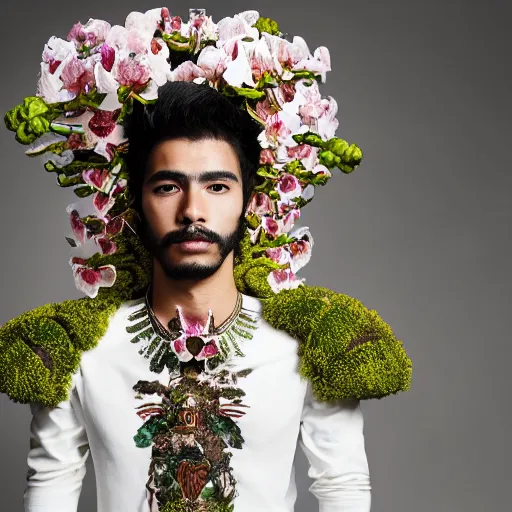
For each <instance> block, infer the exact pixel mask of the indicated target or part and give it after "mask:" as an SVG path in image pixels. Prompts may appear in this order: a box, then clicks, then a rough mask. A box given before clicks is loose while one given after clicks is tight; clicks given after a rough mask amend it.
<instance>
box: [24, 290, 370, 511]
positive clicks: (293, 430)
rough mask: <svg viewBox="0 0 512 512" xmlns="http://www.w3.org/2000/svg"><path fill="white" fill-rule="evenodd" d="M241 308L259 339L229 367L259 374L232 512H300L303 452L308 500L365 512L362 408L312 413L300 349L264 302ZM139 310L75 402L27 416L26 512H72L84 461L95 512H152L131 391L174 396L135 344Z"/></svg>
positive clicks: (235, 460)
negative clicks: (144, 383)
mask: <svg viewBox="0 0 512 512" xmlns="http://www.w3.org/2000/svg"><path fill="white" fill-rule="evenodd" d="M242 298H243V303H242V311H245V312H247V313H250V314H252V315H253V316H256V318H257V329H256V330H255V331H254V335H253V338H252V339H250V340H244V343H243V345H242V346H241V349H242V351H243V353H244V357H240V356H236V355H233V356H231V360H232V361H233V364H234V367H238V368H240V369H243V368H251V369H252V372H251V373H250V374H249V375H247V376H246V377H244V378H241V379H239V382H238V386H239V387H240V388H241V389H242V390H243V391H244V392H245V393H246V396H245V397H244V399H243V402H244V403H245V404H247V405H249V407H248V408H247V412H246V414H245V415H244V416H242V417H241V418H239V419H237V420H236V421H237V424H238V425H239V427H240V428H241V432H242V435H243V438H244V440H245V442H244V443H243V446H242V448H241V449H232V448H230V451H231V453H232V454H233V455H232V458H231V461H230V465H231V467H232V468H233V474H234V477H235V478H236V480H237V484H236V489H237V496H236V497H235V499H234V501H233V504H234V512H262V511H265V512H292V511H293V509H294V503H295V500H296V487H295V481H294V471H293V461H294V456H295V451H296V447H297V443H299V445H300V446H301V448H302V449H303V450H304V453H305V454H306V456H307V458H308V460H309V463H310V469H309V473H308V474H309V476H310V477H311V478H313V479H314V483H313V484H312V485H311V487H310V491H311V492H312V493H313V494H314V495H315V496H316V497H317V498H318V501H319V507H320V508H319V510H320V512H368V511H369V510H370V502H371V495H370V489H371V487H370V478H369V469H368V462H367V457H366V453H365V444H364V436H363V416H362V411H361V408H360V404H359V401H358V400H356V399H347V400H340V401H338V402H336V403H328V404H327V403H320V402H318V401H316V400H315V399H314V398H313V397H312V394H311V385H310V383H309V382H307V381H306V380H304V379H303V378H302V377H300V375H299V373H298V363H299V358H298V355H297V341H296V340H295V339H294V338H292V337H291V336H289V335H288V334H287V333H286V332H283V331H278V330H275V329H274V328H272V327H271V326H270V325H269V324H268V323H267V322H265V321H264V320H263V319H262V318H261V317H260V316H259V313H260V312H261V303H260V301H259V300H258V299H256V298H254V297H250V296H247V295H243V297H242ZM142 303H143V299H137V300H134V301H128V302H125V303H123V304H122V306H121V307H120V308H119V309H118V310H117V311H116V313H115V314H114V315H113V317H112V319H111V320H110V323H109V326H108V329H107V332H106V333H105V335H104V336H103V338H102V339H100V340H99V342H98V344H97V346H96V347H95V348H93V349H91V350H89V351H87V352H84V353H83V354H82V359H81V363H80V366H79V369H78V371H77V372H76V373H75V374H74V375H73V381H72V388H71V392H70V397H69V400H67V401H65V402H62V403H60V404H59V405H58V407H56V408H53V409H51V408H47V407H44V406H41V405H36V404H31V406H30V407H31V410H32V413H33V415H34V416H33V419H32V422H31V449H30V451H29V454H28V466H29V474H28V480H27V487H26V491H25V494H24V503H25V511H26V512H73V511H76V510H77V505H78V499H79V496H80V492H81V487H82V480H83V477H84V475H85V462H86V459H87V458H88V456H89V454H91V455H92V459H93V463H94V469H95V474H96V488H97V511H98V512H149V510H150V507H149V504H148V500H147V491H146V487H145V485H146V482H147V480H148V468H149V465H150V461H151V447H150V446H149V447H147V448H139V447H137V446H136V444H135V441H134V439H133V436H134V435H135V434H136V432H137V430H138V429H139V427H140V426H141V425H142V424H143V423H144V421H143V420H142V419H141V418H140V417H139V416H138V415H137V414H136V412H135V407H136V406H139V405H140V404H141V400H140V399H136V398H135V391H134V390H133V385H134V384H135V383H137V381H139V380H148V381H154V380H159V381H160V382H161V383H162V384H166V385H167V384H168V381H169V374H168V370H167V369H164V371H163V372H162V373H161V374H158V373H155V372H152V371H150V370H149V360H148V359H146V358H144V357H143V356H142V355H141V354H139V352H138V350H139V346H138V344H137V343H131V342H130V340H131V338H132V337H133V334H130V333H128V332H127V331H126V326H127V325H128V320H127V317H128V316H129V315H130V314H131V313H133V312H134V311H136V310H137V309H140V306H141V304H142Z"/></svg>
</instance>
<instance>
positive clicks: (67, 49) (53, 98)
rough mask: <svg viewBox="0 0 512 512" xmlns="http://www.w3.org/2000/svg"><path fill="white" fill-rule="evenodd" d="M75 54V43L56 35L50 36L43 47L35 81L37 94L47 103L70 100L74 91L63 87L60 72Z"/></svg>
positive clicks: (74, 94) (73, 96)
mask: <svg viewBox="0 0 512 512" xmlns="http://www.w3.org/2000/svg"><path fill="white" fill-rule="evenodd" d="M76 56H77V51H76V48H75V45H74V44H73V43H71V42H69V41H64V40H63V39H60V38H57V37H51V38H50V39H49V40H48V43H47V44H46V45H45V47H44V51H43V60H42V62H41V75H40V78H39V81H38V83H37V95H38V96H40V97H42V98H43V99H44V100H45V101H46V102H47V103H58V102H65V101H71V100H72V99H73V98H75V97H76V93H73V92H71V91H68V90H67V89H65V88H64V87H63V86H64V83H63V81H62V80H61V74H62V71H63V69H64V68H65V67H66V65H67V64H68V62H70V61H72V60H73V59H74V58H75V57H76Z"/></svg>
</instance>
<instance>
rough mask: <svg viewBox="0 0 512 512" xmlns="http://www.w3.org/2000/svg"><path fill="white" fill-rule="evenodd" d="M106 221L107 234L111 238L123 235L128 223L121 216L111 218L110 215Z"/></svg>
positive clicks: (106, 217)
mask: <svg viewBox="0 0 512 512" xmlns="http://www.w3.org/2000/svg"><path fill="white" fill-rule="evenodd" d="M105 220H106V223H105V234H106V235H108V236H111V237H113V236H115V235H117V234H119V233H121V231H122V230H123V228H124V225H125V223H126V220H125V219H124V217H122V216H121V215H118V216H116V217H113V218H110V215H108V214H107V215H106V216H105Z"/></svg>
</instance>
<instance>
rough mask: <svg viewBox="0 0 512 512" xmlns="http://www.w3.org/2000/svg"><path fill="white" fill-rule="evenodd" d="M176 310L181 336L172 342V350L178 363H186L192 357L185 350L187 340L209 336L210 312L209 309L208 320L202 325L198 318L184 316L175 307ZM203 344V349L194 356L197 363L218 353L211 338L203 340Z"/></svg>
mask: <svg viewBox="0 0 512 512" xmlns="http://www.w3.org/2000/svg"><path fill="white" fill-rule="evenodd" d="M176 310H177V313H178V318H179V321H180V325H181V335H180V336H179V337H178V338H177V339H176V340H174V342H173V348H174V352H175V354H176V355H177V356H178V359H179V360H180V361H183V362H187V361H190V360H191V359H192V358H193V357H194V356H193V354H191V353H190V352H189V351H188V349H187V338H189V337H192V336H194V337H196V336H197V337H200V338H204V337H205V336H208V335H209V333H210V330H211V329H212V327H213V316H212V310H211V309H210V310H209V311H208V319H207V320H206V323H204V324H203V322H202V321H201V320H200V319H198V318H192V317H189V316H186V315H185V314H184V313H183V310H182V308H181V307H180V306H177V308H176ZM204 342H205V344H204V346H203V348H202V349H201V351H200V352H199V353H198V354H197V355H196V356H195V357H196V359H197V360H198V361H200V360H202V359H206V358H208V357H212V356H214V355H215V354H216V353H217V352H218V348H217V346H216V344H215V340H214V339H213V338H210V339H209V340H208V341H207V340H204Z"/></svg>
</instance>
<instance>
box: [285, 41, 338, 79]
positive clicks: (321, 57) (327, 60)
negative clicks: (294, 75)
mask: <svg viewBox="0 0 512 512" xmlns="http://www.w3.org/2000/svg"><path fill="white" fill-rule="evenodd" d="M302 69H305V70H308V71H313V72H314V73H318V74H320V77H321V80H322V83H323V82H325V79H326V73H327V71H331V56H330V54H329V50H328V49H327V48H326V47H325V46H320V47H318V48H317V49H316V50H315V53H314V54H313V56H311V55H308V56H307V57H306V58H303V59H301V60H300V61H299V62H297V63H296V64H295V65H294V66H293V70H294V71H297V70H302Z"/></svg>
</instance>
